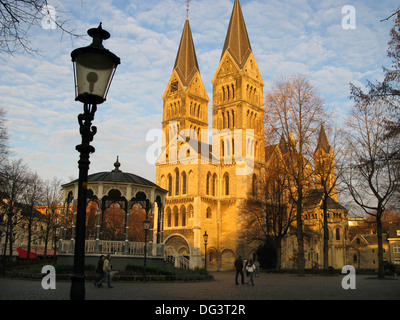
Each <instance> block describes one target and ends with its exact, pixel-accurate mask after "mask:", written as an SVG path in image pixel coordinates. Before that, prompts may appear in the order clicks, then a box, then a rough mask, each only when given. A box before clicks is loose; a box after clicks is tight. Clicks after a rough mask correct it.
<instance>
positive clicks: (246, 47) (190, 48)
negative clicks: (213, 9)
mask: <svg viewBox="0 0 400 320" xmlns="http://www.w3.org/2000/svg"><path fill="white" fill-rule="evenodd" d="M189 2H190V0H188V1H186V4H187V9H186V10H187V13H186V21H185V25H184V27H183V33H182V37H181V42H180V44H179V49H178V54H177V56H176V60H175V65H174V70H176V72H177V74H178V76H179V78H180V80H181V81H182V84H183V86H186V87H187V86H189V84H190V82H191V81H192V79H193V77H194V75H195V74H196V72H197V71H200V70H199V65H198V62H197V56H196V50H195V48H194V43H193V37H192V31H191V29H190V24H189ZM226 51H228V52H229V53H230V55H231V56H232V58H233V59H234V61H235V62H236V64H237V65H238V66H239V68H240V69H243V67H244V65H245V63H246V61H247V59H248V57H249V55H250V54H251V52H252V50H251V45H250V40H249V36H248V34H247V29H246V24H245V22H244V18H243V13H242V9H241V7H240V3H239V0H235V4H234V6H233V10H232V15H231V20H230V22H229V27H228V32H227V34H226V38H225V44H224V47H223V50H222V55H221V59H222V57H223V56H224V54H225V52H226Z"/></svg>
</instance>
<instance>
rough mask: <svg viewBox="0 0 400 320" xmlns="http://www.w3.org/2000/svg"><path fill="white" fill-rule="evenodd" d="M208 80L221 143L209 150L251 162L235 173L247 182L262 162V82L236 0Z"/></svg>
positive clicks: (243, 195) (244, 193) (241, 195)
mask: <svg viewBox="0 0 400 320" xmlns="http://www.w3.org/2000/svg"><path fill="white" fill-rule="evenodd" d="M212 84H213V108H212V111H213V115H212V120H213V129H217V130H214V132H218V133H219V137H217V139H219V140H220V141H219V142H220V145H221V147H220V150H213V153H215V152H217V153H218V151H219V154H220V157H221V159H223V160H224V163H225V164H226V163H230V162H231V161H230V160H231V154H233V157H232V159H233V163H236V165H238V163H237V162H236V160H239V158H241V157H243V158H244V159H245V161H247V162H248V164H251V167H252V168H254V170H250V174H245V175H243V176H242V177H238V176H237V178H238V179H239V180H242V182H243V183H246V184H247V185H248V184H249V183H250V182H251V180H252V179H250V178H251V177H253V178H254V174H257V173H258V172H259V170H260V168H261V166H262V165H263V164H264V163H265V146H264V125H263V124H264V109H263V103H264V102H263V87H264V82H263V79H262V77H261V74H260V71H259V69H258V66H257V63H256V60H255V58H254V55H253V51H252V48H251V45H250V40H249V36H248V34H247V29H246V24H245V21H244V17H243V13H242V9H241V6H240V3H239V0H235V3H234V6H233V10H232V14H231V19H230V22H229V26H228V31H227V34H226V38H225V43H224V47H223V50H222V54H221V59H220V62H219V65H218V68H217V71H216V73H215V75H214V78H213V79H212ZM235 136H236V139H235ZM214 138H216V137H214ZM238 139H240V140H241V141H237V140H238ZM214 145H215V144H214ZM227 156H228V161H226V157H227ZM243 158H242V159H243ZM251 171H252V172H251ZM237 172H238V171H237V170H236V173H237ZM241 190H242V191H241V192H239V193H238V194H237V196H240V197H241V198H244V197H246V196H247V194H246V193H247V191H248V190H247V188H243V185H242V187H241Z"/></svg>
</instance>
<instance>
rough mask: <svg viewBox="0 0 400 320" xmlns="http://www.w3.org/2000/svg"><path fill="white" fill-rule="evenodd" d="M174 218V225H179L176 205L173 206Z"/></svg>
mask: <svg viewBox="0 0 400 320" xmlns="http://www.w3.org/2000/svg"><path fill="white" fill-rule="evenodd" d="M174 220H175V227H177V226H178V225H179V212H178V208H177V207H174Z"/></svg>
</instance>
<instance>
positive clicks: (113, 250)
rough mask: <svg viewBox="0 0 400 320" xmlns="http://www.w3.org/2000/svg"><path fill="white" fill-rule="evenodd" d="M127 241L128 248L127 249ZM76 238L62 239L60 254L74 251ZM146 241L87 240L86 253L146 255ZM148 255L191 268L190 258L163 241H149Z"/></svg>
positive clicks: (181, 266) (178, 266)
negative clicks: (165, 244)
mask: <svg viewBox="0 0 400 320" xmlns="http://www.w3.org/2000/svg"><path fill="white" fill-rule="evenodd" d="M126 243H128V248H127V249H126V248H125V246H126ZM74 248H75V245H74V240H67V241H60V244H59V253H60V254H73V253H74V251H73V250H74ZM144 248H145V243H144V242H126V241H111V240H86V241H85V254H104V255H106V254H112V255H130V256H144ZM146 248H147V252H146V254H147V256H149V257H150V256H155V257H163V258H164V261H166V262H167V263H169V264H171V265H173V266H175V267H176V268H182V269H189V268H190V263H189V259H187V258H185V257H184V256H182V255H180V254H179V253H178V252H176V251H175V250H174V249H173V248H171V247H169V246H164V244H162V243H147V246H146Z"/></svg>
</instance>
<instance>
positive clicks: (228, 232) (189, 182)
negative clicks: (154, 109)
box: [156, 0, 336, 270]
mask: <svg viewBox="0 0 400 320" xmlns="http://www.w3.org/2000/svg"><path fill="white" fill-rule="evenodd" d="M211 82H212V85H213V93H212V95H213V96H212V108H211V110H212V124H211V126H209V123H208V110H209V107H208V104H209V102H210V98H209V97H208V95H207V92H206V90H205V87H204V82H203V79H202V77H201V73H200V68H199V64H198V61H197V57H196V50H195V46H194V41H193V38H192V32H191V28H190V23H189V18H188V15H187V16H186V21H185V23H184V27H183V32H182V37H181V41H180V44H179V48H178V53H177V56H176V60H175V64H174V65H173V70H172V74H171V77H170V79H169V82H168V85H167V88H166V90H165V92H164V95H163V97H162V99H163V117H162V131H163V142H162V152H161V155H160V157H159V159H158V160H157V161H156V184H157V185H158V186H160V187H161V188H163V189H165V190H167V191H168V194H167V195H166V202H165V205H164V208H163V209H164V210H163V211H164V215H163V221H162V223H163V241H164V244H165V246H166V247H169V248H171V249H172V250H174V251H176V252H177V253H178V254H180V255H181V256H184V257H186V258H187V259H188V262H189V265H190V267H191V268H194V267H204V265H205V263H206V264H207V268H208V269H209V270H227V269H232V268H233V264H234V260H235V259H236V257H237V256H239V255H241V256H242V257H244V258H248V257H252V255H253V254H254V253H255V251H256V249H257V247H254V248H251V247H247V246H245V245H243V244H241V242H240V241H239V236H240V232H241V231H242V230H241V229H240V223H239V210H240V207H241V206H242V204H243V203H244V202H245V201H246V199H247V197H248V196H249V192H250V191H251V190H252V188H254V186H255V181H256V180H257V178H258V177H260V176H261V174H262V170H263V168H265V166H266V162H267V160H266V147H265V142H264V140H265V138H264V106H263V105H264V99H263V97H264V91H263V88H264V82H263V79H262V76H261V74H260V71H259V69H258V66H257V62H256V59H255V57H254V54H253V51H252V48H251V44H250V40H249V36H248V33H247V29H246V25H245V20H244V17H243V13H242V9H241V6H240V3H239V0H235V1H234V5H233V10H232V14H231V18H230V22H229V26H228V29H227V34H226V38H225V43H224V45H223V49H222V53H221V58H220V61H219V65H218V68H217V70H216V72H215V74H214V77H213V79H212V80H211ZM334 201H335V202H336V200H334ZM205 234H206V235H207V237H204V235H205ZM287 243H288V245H289V244H290V243H291V242H290V240H288V241H287ZM321 257H322V253H321ZM286 259H289V258H288V257H286ZM205 260H206V261H205Z"/></svg>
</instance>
